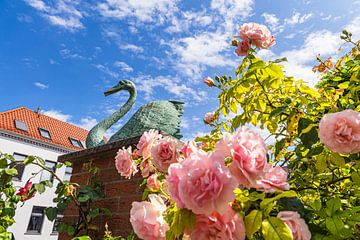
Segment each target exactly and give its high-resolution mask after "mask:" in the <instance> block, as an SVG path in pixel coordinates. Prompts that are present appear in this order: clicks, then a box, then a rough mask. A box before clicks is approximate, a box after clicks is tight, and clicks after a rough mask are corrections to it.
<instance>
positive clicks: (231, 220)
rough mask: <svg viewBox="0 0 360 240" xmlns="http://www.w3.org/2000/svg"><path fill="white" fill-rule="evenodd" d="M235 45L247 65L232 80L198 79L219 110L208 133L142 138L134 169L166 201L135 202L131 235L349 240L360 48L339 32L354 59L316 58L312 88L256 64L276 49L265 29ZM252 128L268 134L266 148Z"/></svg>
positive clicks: (355, 222)
mask: <svg viewBox="0 0 360 240" xmlns="http://www.w3.org/2000/svg"><path fill="white" fill-rule="evenodd" d="M237 38H238V39H235V40H233V41H232V45H233V46H236V50H235V52H236V54H237V55H239V56H245V57H244V59H243V61H242V62H241V63H240V65H239V66H238V67H237V69H236V78H232V77H226V76H222V77H218V76H215V78H214V80H213V79H211V78H210V77H207V78H206V79H205V80H204V83H205V84H206V85H208V86H209V87H216V88H218V89H219V90H220V94H219V101H220V105H219V108H218V109H217V110H216V111H215V112H209V113H207V114H206V115H205V117H204V122H205V123H206V124H210V126H211V127H212V128H213V130H212V131H211V133H210V134H209V135H207V136H204V137H201V138H200V137H199V138H196V139H195V140H193V141H190V142H188V143H185V144H183V146H181V144H180V143H179V142H175V140H170V139H169V138H168V137H164V136H162V135H161V134H159V133H157V132H156V131H155V130H150V131H149V132H145V133H144V134H143V136H142V137H141V139H140V143H139V144H138V146H137V148H138V149H137V152H138V153H139V157H138V158H137V159H136V160H135V162H136V164H138V165H139V168H140V169H141V171H142V175H143V177H148V176H149V177H148V179H147V187H146V189H145V191H144V195H143V198H144V199H146V198H147V197H148V196H152V194H157V196H160V198H161V199H166V201H164V202H163V203H162V204H160V205H159V206H158V207H157V206H156V205H152V204H151V203H150V202H148V201H143V202H142V203H134V206H136V207H134V206H133V208H135V209H137V210H136V211H135V210H133V209H132V211H131V219H133V220H131V222H132V225H133V229H134V231H135V233H136V234H137V235H138V237H140V238H142V239H163V238H164V237H166V239H200V240H202V239H241V240H243V239H265V240H290V239H293V240H309V239H319V240H320V239H328V240H330V239H356V238H357V237H358V234H359V228H360V219H359V216H360V206H359V198H358V197H359V196H360V186H359V185H360V173H359V169H360V168H359V158H360V153H359V152H360V148H359V141H360V135H359V132H360V128H359V124H360V119H359V117H360V113H359V111H360V99H359V96H360V95H359V84H360V56H359V51H360V49H359V45H360V44H359V43H355V42H354V41H353V40H352V39H351V34H349V33H348V32H346V31H344V32H343V35H342V36H341V38H342V39H344V40H345V41H346V42H348V43H350V44H354V47H353V48H352V49H351V53H349V54H346V55H345V56H344V57H342V58H340V59H339V60H338V61H337V62H336V63H335V64H332V63H331V61H332V62H333V61H334V60H329V59H330V58H328V59H327V60H326V61H322V59H321V58H320V57H319V56H318V58H317V59H318V61H319V62H320V63H319V66H316V67H314V68H313V70H314V71H319V72H320V74H321V75H320V77H321V81H320V82H319V84H318V85H317V88H315V89H314V88H311V87H309V86H307V85H306V84H305V83H304V82H303V81H302V80H295V79H294V78H292V77H288V76H286V75H285V73H284V72H283V70H282V66H281V62H283V61H286V59H285V58H283V59H276V60H273V61H269V62H265V61H263V60H261V59H259V58H257V57H256V55H255V54H256V49H264V48H269V47H271V46H273V45H274V44H275V38H274V36H273V35H272V34H271V33H270V31H269V30H268V29H267V28H266V27H265V26H263V25H259V24H256V23H248V24H243V25H242V26H241V27H240V33H239V36H238V37H237ZM239 109H241V111H239ZM230 112H232V114H231V117H230ZM254 126H257V127H260V128H262V129H264V130H265V131H266V132H268V137H267V139H271V141H270V144H265V141H264V139H263V138H262V137H260V135H259V134H258V133H257V130H253V129H254ZM128 170H130V169H128ZM150 173H151V174H150ZM157 181H159V182H157ZM149 194H150V195H149ZM150 198H153V197H150ZM150 201H152V200H150ZM149 204H150V205H151V208H150V205H149ZM140 206H142V207H140ZM145 206H146V207H145ZM140 208H142V210H140ZM146 209H151V210H149V214H150V216H152V220H149V221H148V222H147V221H146V219H147V217H145V215H144V214H145V213H144V211H145V210H146ZM134 211H135V212H134ZM145 212H146V211H145ZM153 213H154V214H153ZM155 213H156V214H157V215H156V214H155ZM159 213H161V214H159ZM155 216H157V217H155ZM134 219H139V221H140V222H141V224H139V223H140V222H136V221H135V220H134ZM145 229H146V231H145ZM164 229H166V233H165V235H164V231H165V230H164ZM145 233H146V234H148V233H149V234H150V235H145ZM154 236H156V237H155V238H154Z"/></svg>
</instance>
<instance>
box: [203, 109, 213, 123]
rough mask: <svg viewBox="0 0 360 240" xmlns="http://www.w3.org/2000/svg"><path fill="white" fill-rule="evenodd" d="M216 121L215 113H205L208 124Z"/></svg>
mask: <svg viewBox="0 0 360 240" xmlns="http://www.w3.org/2000/svg"><path fill="white" fill-rule="evenodd" d="M214 120H215V112H208V113H205V116H204V121H205V123H207V124H211V123H212V122H213V121H214Z"/></svg>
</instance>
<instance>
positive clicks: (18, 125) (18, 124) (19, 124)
mask: <svg viewBox="0 0 360 240" xmlns="http://www.w3.org/2000/svg"><path fill="white" fill-rule="evenodd" d="M15 127H16V128H17V129H19V130H22V131H25V132H28V131H29V129H28V126H27V124H26V123H25V122H24V121H21V120H17V119H16V120H15Z"/></svg>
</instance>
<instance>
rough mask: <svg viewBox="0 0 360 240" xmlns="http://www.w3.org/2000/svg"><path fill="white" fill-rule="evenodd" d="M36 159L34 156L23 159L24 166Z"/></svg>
mask: <svg viewBox="0 0 360 240" xmlns="http://www.w3.org/2000/svg"><path fill="white" fill-rule="evenodd" d="M35 159H36V158H35V157H34V156H28V157H26V158H25V159H24V164H25V165H29V164H30V163H32V162H33V161H34V160H35Z"/></svg>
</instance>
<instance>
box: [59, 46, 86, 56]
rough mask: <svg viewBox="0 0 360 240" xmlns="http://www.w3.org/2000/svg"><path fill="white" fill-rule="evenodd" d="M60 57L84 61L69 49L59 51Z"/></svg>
mask: <svg viewBox="0 0 360 240" xmlns="http://www.w3.org/2000/svg"><path fill="white" fill-rule="evenodd" d="M59 53H60V55H61V57H62V58H64V59H68V58H73V59H85V57H83V56H81V55H80V54H78V53H74V52H73V51H71V50H70V49H67V48H64V49H61V50H60V52H59Z"/></svg>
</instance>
